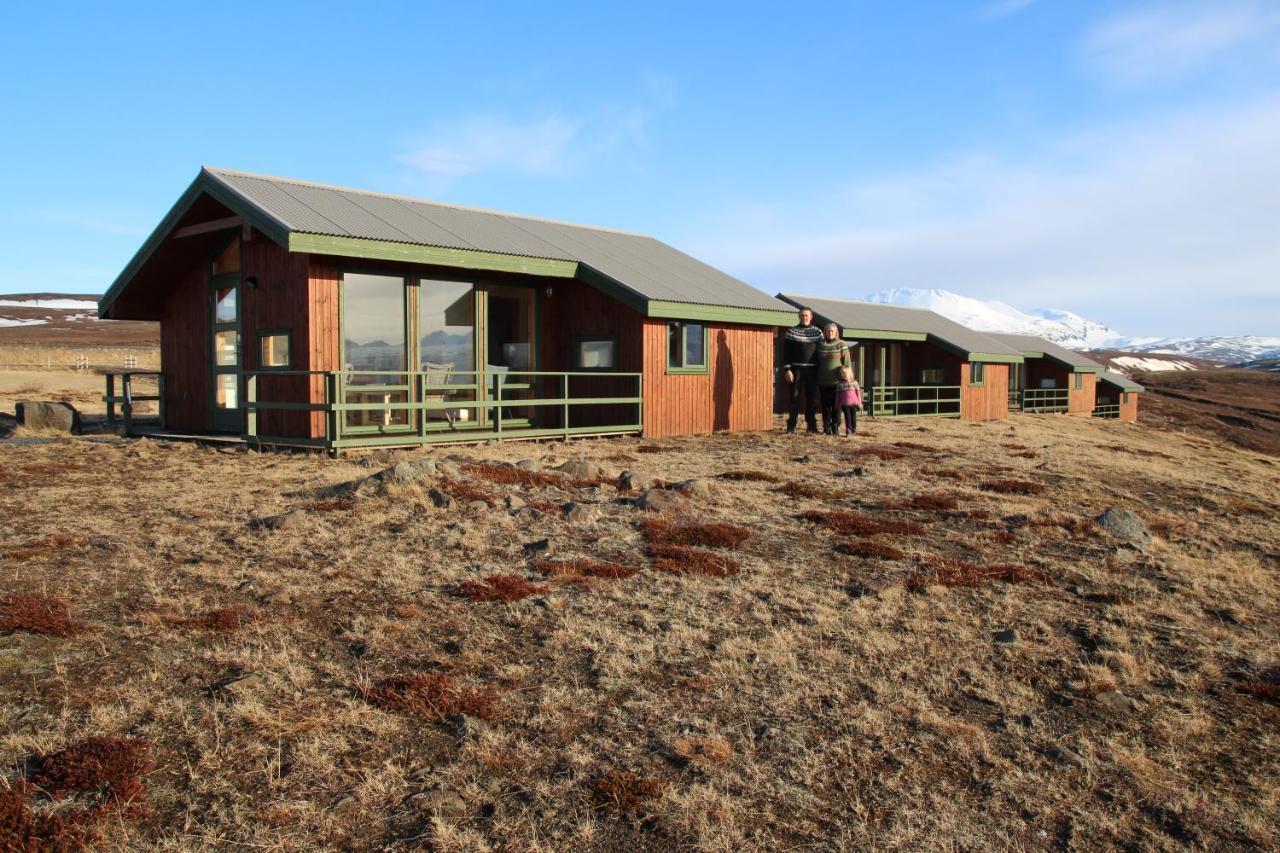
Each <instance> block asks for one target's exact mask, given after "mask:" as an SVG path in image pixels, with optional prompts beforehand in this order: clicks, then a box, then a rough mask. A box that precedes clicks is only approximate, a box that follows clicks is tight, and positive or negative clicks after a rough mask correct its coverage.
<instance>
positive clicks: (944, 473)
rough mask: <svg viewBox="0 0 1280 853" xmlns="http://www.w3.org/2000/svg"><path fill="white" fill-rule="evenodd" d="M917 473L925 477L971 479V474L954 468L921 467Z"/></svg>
mask: <svg viewBox="0 0 1280 853" xmlns="http://www.w3.org/2000/svg"><path fill="white" fill-rule="evenodd" d="M919 473H920V474H922V475H923V476H925V477H941V478H943V479H946V480H972V479H973V475H972V474H970V473H969V472H968V471H958V470H956V469H955V468H921V469H920V471H919Z"/></svg>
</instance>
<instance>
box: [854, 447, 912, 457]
mask: <svg viewBox="0 0 1280 853" xmlns="http://www.w3.org/2000/svg"><path fill="white" fill-rule="evenodd" d="M853 455H854V456H874V457H875V458H877V459H886V460H887V459H903V458H905V457H906V455H907V454H905V453H903V452H902V451H901V450H894V449H893V448H892V447H859V448H858V449H857V450H855V451H853Z"/></svg>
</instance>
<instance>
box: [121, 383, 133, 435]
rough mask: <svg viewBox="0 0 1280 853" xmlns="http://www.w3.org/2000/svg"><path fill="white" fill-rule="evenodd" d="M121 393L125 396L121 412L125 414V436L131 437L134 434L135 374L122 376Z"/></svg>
mask: <svg viewBox="0 0 1280 853" xmlns="http://www.w3.org/2000/svg"><path fill="white" fill-rule="evenodd" d="M120 379H121V380H122V381H121V388H120V390H121V392H122V394H123V396H124V403H123V404H121V406H120V410H121V411H122V412H123V413H124V434H125V435H131V434H132V433H133V374H131V373H122V374H120Z"/></svg>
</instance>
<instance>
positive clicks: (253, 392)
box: [244, 373, 258, 438]
mask: <svg viewBox="0 0 1280 853" xmlns="http://www.w3.org/2000/svg"><path fill="white" fill-rule="evenodd" d="M257 403H258V376H257V374H256V373H246V374H245V376H244V434H245V435H246V436H249V437H250V438H256V437H257V435H258V406H257Z"/></svg>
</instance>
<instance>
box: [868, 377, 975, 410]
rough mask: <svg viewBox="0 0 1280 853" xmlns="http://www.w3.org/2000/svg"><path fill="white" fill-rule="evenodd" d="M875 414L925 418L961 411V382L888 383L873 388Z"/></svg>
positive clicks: (872, 407) (872, 396)
mask: <svg viewBox="0 0 1280 853" xmlns="http://www.w3.org/2000/svg"><path fill="white" fill-rule="evenodd" d="M871 415H872V417H886V418H924V417H951V416H956V417H958V416H959V415H960V386H959V385H885V386H883V387H880V388H876V387H872V389H871Z"/></svg>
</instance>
